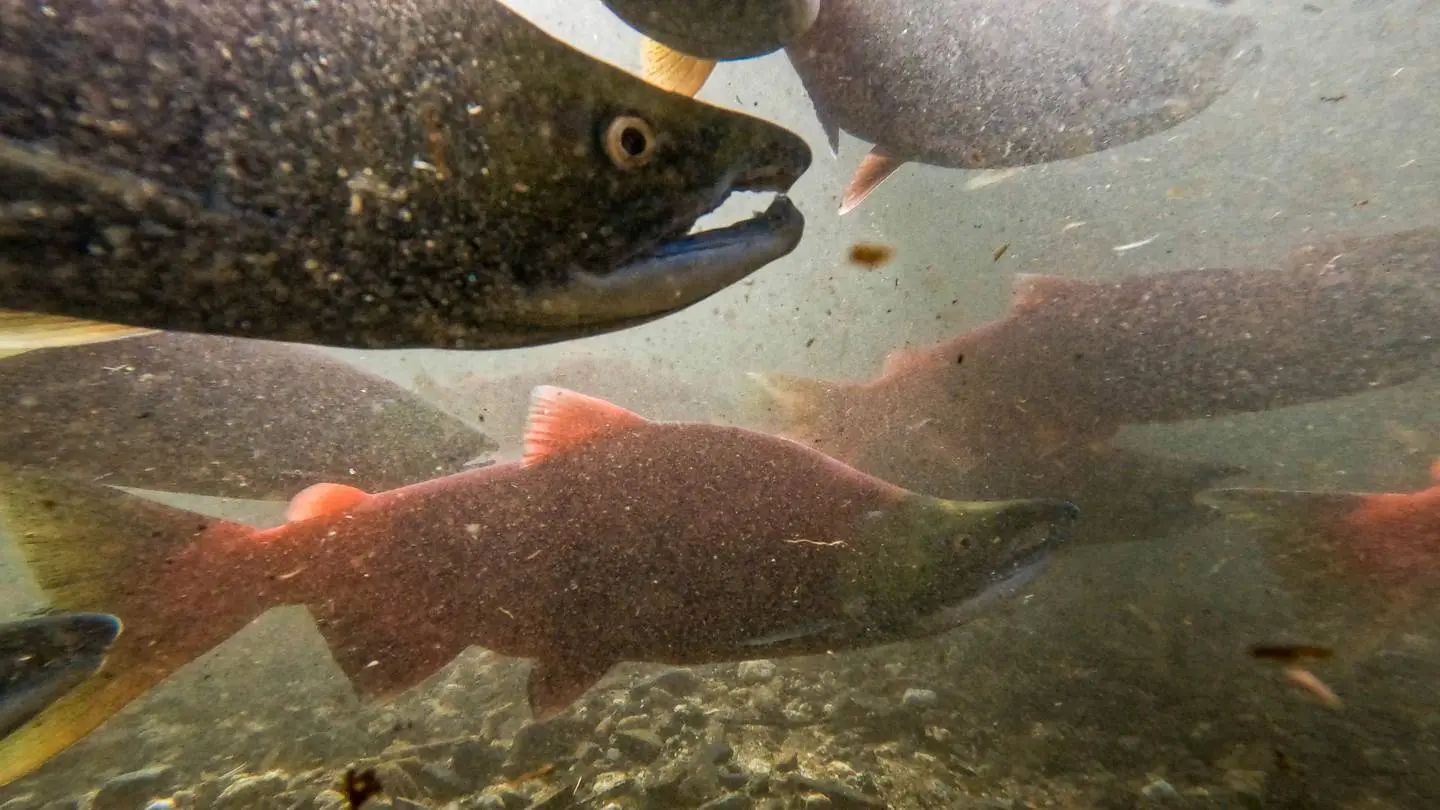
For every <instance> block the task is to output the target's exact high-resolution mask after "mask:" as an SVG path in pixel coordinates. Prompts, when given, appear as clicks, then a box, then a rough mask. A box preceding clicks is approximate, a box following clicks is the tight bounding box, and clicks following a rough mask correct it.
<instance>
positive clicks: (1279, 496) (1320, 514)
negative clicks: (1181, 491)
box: [1195, 487, 1365, 531]
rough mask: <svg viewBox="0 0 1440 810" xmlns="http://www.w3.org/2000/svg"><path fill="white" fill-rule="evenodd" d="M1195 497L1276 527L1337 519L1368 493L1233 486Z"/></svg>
mask: <svg viewBox="0 0 1440 810" xmlns="http://www.w3.org/2000/svg"><path fill="white" fill-rule="evenodd" d="M1195 500H1196V501H1197V502H1198V503H1200V504H1201V505H1202V506H1208V507H1210V508H1212V509H1216V510H1218V511H1219V512H1220V513H1221V514H1223V515H1225V516H1226V517H1229V518H1232V519H1235V520H1240V521H1244V522H1246V523H1249V524H1251V525H1253V526H1255V527H1256V528H1261V529H1267V530H1272V531H1273V530H1286V529H1303V528H1305V527H1307V526H1314V525H1323V524H1326V523H1330V522H1333V521H1334V520H1336V519H1338V518H1340V517H1343V516H1344V515H1347V514H1349V513H1351V512H1353V511H1355V510H1356V509H1357V508H1359V507H1360V506H1361V505H1362V504H1363V503H1364V500H1365V496H1364V495H1362V494H1359V493H1354V492H1310V491H1305V490H1287V489H1261V488H1254V487H1229V488H1217V489H1207V490H1204V491H1202V492H1201V493H1200V494H1198V495H1196V496H1195Z"/></svg>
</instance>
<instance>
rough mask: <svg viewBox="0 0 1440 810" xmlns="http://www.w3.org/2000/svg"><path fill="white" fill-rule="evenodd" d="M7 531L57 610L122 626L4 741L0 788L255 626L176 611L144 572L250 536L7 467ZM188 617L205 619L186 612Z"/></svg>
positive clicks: (2, 519) (2, 499)
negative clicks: (199, 546) (214, 540)
mask: <svg viewBox="0 0 1440 810" xmlns="http://www.w3.org/2000/svg"><path fill="white" fill-rule="evenodd" d="M0 526H3V527H4V528H5V530H6V531H7V532H8V533H9V534H10V536H11V537H13V538H15V542H16V545H17V546H18V547H19V551H20V553H21V556H22V557H23V558H24V559H25V562H26V563H27V566H28V569H29V571H30V573H31V574H32V575H33V576H34V578H35V581H36V583H37V584H38V585H39V586H40V589H41V590H42V591H43V592H44V594H45V596H46V597H47V598H48V600H49V601H50V603H51V605H52V607H53V608H54V609H57V610H64V611H84V612H97V613H105V614H113V615H115V616H117V617H119V619H120V620H121V621H123V622H124V623H125V628H126V629H125V632H124V633H122V634H120V635H119V636H118V638H116V639H115V640H114V643H113V644H112V645H111V646H110V648H109V650H108V651H107V653H106V655H105V659H104V662H103V663H102V664H101V665H100V666H99V667H98V668H97V669H96V671H95V673H94V674H93V675H91V676H90V677H88V678H86V679H85V680H83V681H81V682H80V683H78V684H77V685H76V686H75V687H74V688H72V689H70V690H69V691H68V692H65V693H64V694H63V695H62V696H60V697H59V698H58V699H56V700H55V701H54V702H53V703H51V704H50V705H48V706H46V707H45V708H44V709H43V710H41V711H40V712H39V713H38V714H36V715H35V716H34V717H32V718H31V719H30V720H28V721H27V722H25V723H24V724H23V725H21V726H19V727H18V728H16V729H15V730H14V731H13V732H12V733H10V734H9V735H7V736H6V737H4V739H0V786H3V785H7V784H10V783H11V782H13V781H15V780H17V779H19V778H21V777H23V776H25V775H27V774H29V773H30V772H32V771H34V770H35V769H36V768H38V767H40V766H41V765H42V764H44V763H45V762H46V761H47V760H49V759H50V758H51V757H53V756H55V755H56V754H58V753H60V752H61V751H63V750H65V749H66V748H67V747H69V746H70V745H71V744H72V743H74V742H76V741H77V740H79V739H80V738H82V737H84V736H85V735H87V734H89V733H90V732H91V731H93V730H94V729H95V728H96V727H98V726H100V725H101V724H102V723H104V722H105V721H106V720H107V719H108V718H109V717H110V716H112V715H113V714H115V713H116V712H118V711H119V710H120V709H122V708H124V707H125V705H126V704H128V703H130V702H131V701H132V700H134V699H135V698H137V697H139V696H140V695H142V694H144V693H145V692H146V691H147V690H148V689H150V688H151V687H153V686H155V685H156V684H158V683H159V682H160V681H162V680H164V679H165V678H166V677H168V676H169V675H170V674H171V673H173V672H174V671H175V670H177V669H179V668H180V667H181V666H183V665H184V664H186V663H188V662H189V661H191V660H193V659H194V658H196V657H198V656H199V655H200V654H201V653H204V652H206V651H208V650H209V649H210V648H211V647H213V646H215V645H216V644H218V643H219V642H220V641H223V640H224V639H225V638H227V637H228V636H229V635H231V634H233V633H235V632H236V631H238V630H239V629H240V628H241V627H243V626H244V624H245V623H247V622H248V621H250V620H251V619H253V618H254V616H253V615H236V616H233V617H232V616H231V615H228V614H226V613H224V612H223V611H216V610H209V609H204V607H202V606H196V605H190V604H187V605H185V606H184V607H183V608H177V607H176V606H175V604H174V603H175V602H176V600H175V598H174V597H175V592H174V590H173V589H171V588H168V587H166V583H165V582H163V581H160V580H161V579H162V578H161V577H157V576H154V575H152V574H151V573H148V572H153V571H156V570H157V565H156V564H157V563H165V562H171V561H174V562H175V563H176V565H175V566H174V567H175V568H177V569H178V568H183V567H184V565H185V564H186V563H185V557H184V552H185V549H186V548H187V547H190V548H193V544H195V543H197V542H201V541H198V540H197V537H198V536H199V535H201V534H202V533H203V534H205V535H206V537H207V538H208V537H211V536H213V534H212V533H213V532H215V531H217V530H219V531H226V530H231V531H234V532H236V533H244V534H250V533H253V532H254V530H253V529H251V528H250V527H246V526H241V525H239V524H233V523H226V522H224V521H217V520H215V519H213V518H209V517H206V516H204V515H199V514H196V513H193V512H186V511H184V510H181V509H175V508H172V507H168V506H164V505H161V504H158V503H155V502H153V501H149V500H146V499H143V498H140V497H138V496H134V495H130V494H128V493H125V492H122V491H120V490H117V489H113V488H110V487H105V486H100V485H97V484H92V483H88V482H79V481H70V480H65V479H60V478H55V477H51V476H48V475H44V474H40V473H36V472H32V471H28V470H21V469H18V468H15V467H10V466H6V465H0ZM192 556H193V555H192ZM175 573H176V574H177V575H178V574H179V573H180V572H179V571H176V572H175ZM165 574H166V576H169V575H171V572H170V571H169V570H168V569H167V570H166V571H165ZM192 610H193V611H197V612H198V611H200V610H203V611H204V614H203V615H195V616H193V617H192V616H189V615H187V614H188V613H189V612H191V611H192Z"/></svg>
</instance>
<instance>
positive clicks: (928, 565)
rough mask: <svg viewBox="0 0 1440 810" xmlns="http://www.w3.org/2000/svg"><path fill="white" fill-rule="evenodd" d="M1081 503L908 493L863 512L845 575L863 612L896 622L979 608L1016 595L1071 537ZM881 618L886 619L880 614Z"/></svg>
mask: <svg viewBox="0 0 1440 810" xmlns="http://www.w3.org/2000/svg"><path fill="white" fill-rule="evenodd" d="M1078 516H1079V509H1078V508H1077V507H1076V506H1075V505H1074V504H1072V503H1070V502H1069V501H1064V500H1056V499H1051V498H1024V499H1017V500H1009V501H951V500H944V499H941V498H932V497H930V496H928V495H921V494H918V493H907V494H906V495H904V496H903V497H902V498H901V499H899V500H898V501H896V502H895V503H894V504H892V505H891V506H890V507H889V508H887V509H883V510H877V511H875V512H872V513H870V515H869V516H868V517H867V521H868V523H867V525H866V526H865V527H864V528H863V530H862V533H863V535H864V536H865V538H866V540H865V542H862V543H861V544H860V546H861V547H863V548H867V549H873V550H874V553H873V554H866V555H863V556H864V559H863V560H862V559H859V558H857V563H858V566H857V570H855V571H854V572H852V573H851V575H850V581H852V582H856V583H859V584H860V589H861V591H862V593H861V594H856V596H859V597H861V598H863V599H864V600H865V605H866V608H867V611H868V612H870V613H871V614H872V615H874V616H875V617H877V618H882V617H885V616H886V615H887V614H890V615H889V619H890V620H891V621H892V622H893V623H895V624H897V625H901V624H907V623H909V622H912V621H913V620H915V619H917V618H919V617H921V616H923V615H925V614H928V613H931V612H934V611H937V610H940V609H943V608H955V607H962V606H965V607H975V608H980V607H984V606H986V605H989V604H990V603H992V602H994V601H996V600H998V599H1001V598H1005V597H1008V596H1011V595H1013V594H1014V593H1015V592H1016V591H1018V590H1019V589H1020V588H1022V587H1024V585H1025V584H1026V583H1028V582H1029V581H1030V580H1031V579H1033V578H1034V576H1035V575H1036V574H1037V573H1039V571H1040V570H1041V568H1042V567H1043V566H1044V564H1045V561H1046V559H1047V558H1048V556H1049V554H1050V552H1051V551H1053V550H1054V549H1055V547H1057V546H1058V545H1059V544H1061V543H1063V542H1064V541H1066V540H1067V539H1068V538H1069V536H1070V530H1071V527H1072V525H1073V524H1074V522H1075V519H1076V518H1077V517H1078ZM882 620H883V618H882Z"/></svg>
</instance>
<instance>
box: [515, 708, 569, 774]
mask: <svg viewBox="0 0 1440 810" xmlns="http://www.w3.org/2000/svg"><path fill="white" fill-rule="evenodd" d="M587 732H588V729H586V728H585V727H584V726H583V725H581V724H580V723H578V722H576V721H574V720H569V719H556V720H550V721H547V722H543V723H529V724H527V725H524V726H521V727H520V730H519V731H517V732H515V740H514V742H512V743H511V744H510V756H509V757H507V758H506V760H505V765H504V768H503V773H504V774H505V775H506V776H511V777H514V776H519V775H520V774H523V773H527V772H529V771H533V770H535V769H536V768H538V767H540V766H542V765H547V764H550V763H552V762H554V761H555V760H557V759H562V758H564V757H567V756H569V755H570V754H572V753H573V752H574V751H575V747H576V746H577V745H579V743H580V741H581V740H582V739H584V738H585V737H586V736H587Z"/></svg>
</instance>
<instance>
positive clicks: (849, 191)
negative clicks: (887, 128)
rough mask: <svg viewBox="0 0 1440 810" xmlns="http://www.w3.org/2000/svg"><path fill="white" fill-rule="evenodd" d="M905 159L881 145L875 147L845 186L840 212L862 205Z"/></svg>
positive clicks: (903, 163) (843, 212)
mask: <svg viewBox="0 0 1440 810" xmlns="http://www.w3.org/2000/svg"><path fill="white" fill-rule="evenodd" d="M904 165H905V161H903V160H901V159H900V158H897V157H895V156H894V155H892V154H890V153H889V152H886V151H885V150H884V149H882V148H880V147H879V146H876V147H874V148H873V149H871V150H870V151H869V153H867V154H866V155H865V157H864V158H862V159H861V160H860V165H859V167H857V168H856V169H855V175H854V176H853V177H851V178H850V185H848V186H846V187H845V195H844V196H843V197H842V198H841V199H840V214H841V215H842V216H843V215H845V214H848V213H850V212H851V211H854V210H855V209H856V208H859V207H860V203H862V202H864V201H865V198H866V197H869V196H870V194H871V193H873V192H874V191H875V189H877V188H879V187H880V184H881V183H883V182H885V180H886V178H888V177H889V176H890V175H892V174H894V173H895V172H896V171H897V170H898V169H899V168H900V167H901V166H904Z"/></svg>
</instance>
